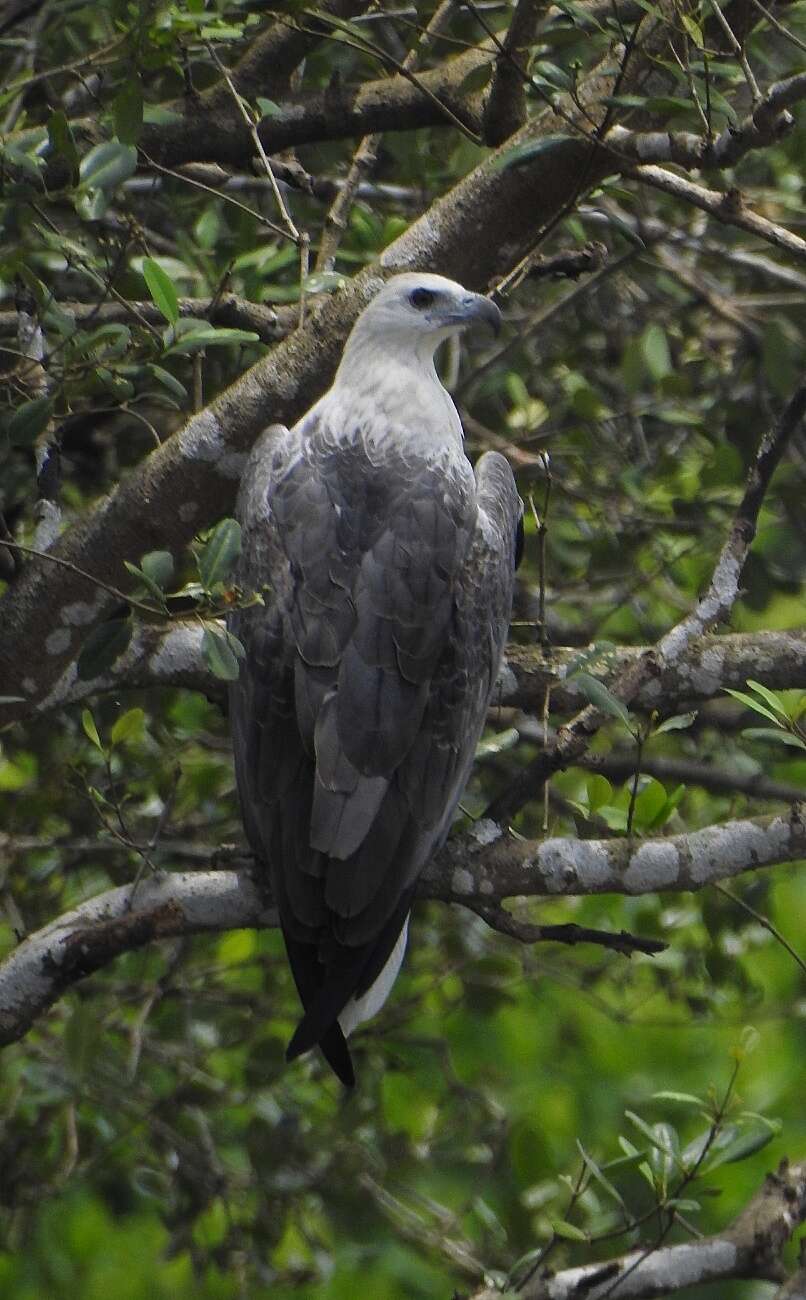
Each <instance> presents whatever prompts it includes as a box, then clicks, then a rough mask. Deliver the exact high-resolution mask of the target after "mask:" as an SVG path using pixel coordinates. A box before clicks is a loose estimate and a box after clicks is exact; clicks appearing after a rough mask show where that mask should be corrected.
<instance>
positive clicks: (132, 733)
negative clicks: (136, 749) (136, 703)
mask: <svg viewBox="0 0 806 1300" xmlns="http://www.w3.org/2000/svg"><path fill="white" fill-rule="evenodd" d="M145 721H146V715H145V711H144V710H143V709H128V710H127V711H126V713H122V714H121V715H120V717H119V718H118V719H117V721H116V722H115V725H114V726H113V728H112V731H111V733H110V737H109V738H110V741H111V742H112V744H113V745H123V744H125V743H126V741H127V740H134V739H136V740H139V739H140V738H141V736H142V734H143V731H144V729H145Z"/></svg>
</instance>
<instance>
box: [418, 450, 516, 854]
mask: <svg viewBox="0 0 806 1300" xmlns="http://www.w3.org/2000/svg"><path fill="white" fill-rule="evenodd" d="M475 474H476V504H477V514H476V521H475V527H474V530H473V535H472V538H471V542H470V545H469V547H468V550H467V553H466V555H465V559H464V563H463V565H462V568H461V571H460V573H459V575H458V580H457V582H456V584H455V587H454V609H453V620H452V635H451V639H450V643H449V645H448V646H446V650H445V653H444V654H443V656H442V658H441V661H440V663H439V665H438V668H437V671H436V673H435V675H434V680H433V683H432V688H431V692H430V697H429V704H428V709H427V712H426V716H425V718H424V720H423V725H422V727H421V729H420V733H419V735H418V737H417V741H416V743H415V745H414V747H413V749H412V751H411V754H410V756H409V759H408V760H407V762H406V764H405V768H404V770H403V771H402V772H401V779H402V782H403V783H404V784H405V788H406V792H407V797H408V799H409V802H410V803H411V804H413V805H417V806H419V807H421V808H424V809H427V810H428V813H429V815H430V816H431V817H432V818H435V819H437V820H436V822H435V825H436V827H437V833H436V835H435V837H434V839H433V842H432V844H431V846H430V853H433V852H435V851H436V850H437V849H438V848H439V847H441V845H442V844H443V843H444V841H445V839H446V838H447V835H448V831H449V830H450V826H451V822H452V820H453V817H454V814H455V812H456V806H457V804H458V802H459V800H460V798H461V795H462V791H463V790H464V787H465V785H466V783H467V779H468V776H469V775H470V769H471V768H472V766H473V759H474V756H475V752H476V746H477V744H478V741H479V737H480V735H481V733H482V731H483V729H484V723H485V719H486V715H487V708H488V705H489V703H490V698H491V695H492V692H493V688H494V686H495V682H496V678H497V676H498V671H499V668H500V665H501V656H502V654H503V650H504V646H505V644H506V638H507V631H508V628H509V619H510V613H511V610H512V591H513V586H514V580H515V571H516V569H517V566H518V564H519V562H520V556H521V551H522V547H523V504H522V502H521V499H520V497H519V496H518V491H517V488H516V486H515V480H514V478H513V475H512V470H511V469H510V466H509V463H508V462H507V461H506V460H505V459H504V457H503V456H501V455H499V453H498V452H487V453H486V454H485V455H484V456H482V457H480V459H479V460H478V462H477V464H476V470H475Z"/></svg>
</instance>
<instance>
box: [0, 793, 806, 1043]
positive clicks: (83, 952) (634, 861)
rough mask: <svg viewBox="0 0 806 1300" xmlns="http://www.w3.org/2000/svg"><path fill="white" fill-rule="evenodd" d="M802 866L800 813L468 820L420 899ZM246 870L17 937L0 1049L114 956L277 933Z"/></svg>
mask: <svg viewBox="0 0 806 1300" xmlns="http://www.w3.org/2000/svg"><path fill="white" fill-rule="evenodd" d="M804 856H806V805H804V804H799V805H796V806H795V807H793V808H792V809H791V810H790V811H789V813H788V814H787V815H785V816H774V817H756V818H752V819H748V820H745V821H735V822H725V823H723V824H721V825H718V826H710V827H707V828H706V829H705V830H701V831H692V832H690V833H688V834H685V835H674V836H669V837H668V838H666V839H657V840H644V841H636V840H630V839H610V840H575V839H559V838H552V839H546V840H541V841H533V842H529V841H526V840H518V839H515V838H513V837H512V836H509V835H505V834H503V833H502V831H501V828H500V827H499V826H496V825H494V824H493V823H492V822H489V821H484V822H477V823H476V825H475V826H474V828H473V830H472V831H471V832H470V834H468V835H464V836H460V837H457V838H456V839H454V840H452V841H451V842H450V843H449V844H448V845H447V846H446V847H445V848H444V849H443V850H442V852H441V853H440V854H439V855H438V856H437V857H436V858H435V859H434V861H433V862H432V863H431V865H430V866H429V867H428V868H427V870H426V871H425V873H424V875H423V877H422V878H421V881H420V885H419V890H418V893H419V896H420V897H421V898H432V899H439V900H441V901H443V902H448V903H463V904H465V905H466V906H469V907H471V908H473V909H477V908H478V907H479V906H480V907H482V908H489V907H490V906H491V905H494V904H495V903H497V902H500V900H501V899H503V898H509V897H515V896H522V897H543V896H551V897H555V898H556V897H562V896H570V895H573V896H576V895H586V894H604V893H615V894H630V895H638V894H654V893H657V892H667V891H677V890H698V889H702V888H703V887H704V886H706V885H709V884H712V883H714V882H715V881H720V880H727V879H729V878H731V877H732V876H735V875H738V874H739V873H741V872H743V871H749V870H751V869H755V868H759V867H772V866H775V865H778V864H780V863H784V862H794V861H798V860H799V859H800V858H803V857H804ZM276 923H277V921H276V915H275V913H274V911H273V910H272V908H271V906H270V904H269V899H268V896H267V894H265V893H264V891H263V890H262V889H259V888H258V887H257V885H256V884H255V883H254V881H253V879H252V877H251V876H250V874H249V873H248V871H246V870H241V871H235V870H232V871H203V872H171V873H166V874H160V875H158V876H156V877H154V878H153V879H151V880H147V881H145V882H144V883H142V884H141V885H140V886H139V887H138V888H137V891H136V894H135V897H134V900H133V902H132V898H131V889H130V887H129V886H122V887H119V888H117V889H110V890H108V891H107V892H106V893H104V894H100V895H98V896H97V897H96V898H93V899H90V900H89V901H88V902H86V903H82V904H81V905H80V906H79V907H77V908H75V909H74V910H73V911H72V912H69V913H67V914H66V915H64V916H61V917H59V918H58V919H57V920H56V921H53V922H52V923H51V924H50V925H48V926H46V927H45V928H44V929H42V930H40V931H38V932H37V933H36V934H33V935H31V936H30V938H27V939H25V940H24V941H23V942H22V943H21V944H20V945H19V947H18V948H16V949H15V950H14V951H13V952H12V953H11V954H10V955H9V956H8V957H7V958H6V959H5V961H4V962H3V963H2V965H0V1043H9V1042H13V1041H15V1040H16V1039H18V1038H21V1037H22V1036H23V1035H24V1034H25V1033H26V1032H27V1030H28V1029H29V1028H30V1026H31V1025H32V1024H33V1022H34V1021H35V1020H36V1019H37V1018H38V1017H39V1016H40V1015H42V1013H43V1012H44V1011H46V1010H47V1008H48V1007H50V1006H52V1004H53V1003H54V1002H55V1001H56V1000H57V999H58V998H59V997H60V996H61V995H62V993H64V992H65V990H66V989H68V988H69V987H70V986H71V985H72V984H74V983H76V981H77V980H79V979H81V978H83V977H84V976H85V975H88V974H90V973H92V972H93V971H95V970H98V969H100V968H101V967H102V966H105V965H107V964H108V963H109V962H110V961H112V960H114V958H115V957H117V956H119V955H120V954H121V953H123V952H129V951H131V950H132V949H134V948H139V947H142V946H143V945H144V944H147V943H151V942H152V941H153V940H156V939H165V938H173V937H175V936H178V935H187V934H197V933H199V932H201V931H213V932H220V931H223V930H230V929H242V928H245V927H259V926H267V925H276Z"/></svg>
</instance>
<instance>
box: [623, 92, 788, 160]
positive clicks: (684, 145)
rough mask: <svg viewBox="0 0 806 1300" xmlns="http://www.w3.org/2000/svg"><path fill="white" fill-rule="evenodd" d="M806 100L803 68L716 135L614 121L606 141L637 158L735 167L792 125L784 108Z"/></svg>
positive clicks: (777, 138)
mask: <svg viewBox="0 0 806 1300" xmlns="http://www.w3.org/2000/svg"><path fill="white" fill-rule="evenodd" d="M802 99H806V73H804V72H799V73H797V74H796V75H795V76H793V77H787V78H786V80H785V81H777V82H776V83H775V84H774V85H773V86H770V88H769V90H768V91H767V93H766V95H765V96H764V97H763V99H762V100H761V101H760V102H759V103H758V104H757V105H756V107H755V108H754V109H753V112H752V113H750V114H748V116H747V117H746V118H745V119H744V121H743V122H741V123H740V124H739V125H738V126H729V127H726V128H725V130H724V131H723V132H722V133H721V135H718V136H717V138H716V139H715V140H709V139H708V137H707V136H704V135H695V134H694V132H691V131H647V132H640V131H630V130H628V129H627V128H625V127H623V126H614V127H613V128H612V129H611V130H610V131H608V133H607V136H606V143H607V144H608V145H611V146H612V147H613V149H614V150H616V151H617V152H618V154H619V155H620V156H621V157H622V158H624V157H628V158H633V159H634V160H635V161H636V162H638V163H661V162H666V163H676V164H677V165H678V166H679V167H686V168H693V167H697V168H707V169H714V170H717V169H719V168H725V167H734V166H735V165H736V163H737V162H739V161H740V159H742V158H743V157H744V155H745V154H746V153H749V152H750V150H751V149H766V148H767V147H768V146H769V145H771V144H775V143H776V141H778V140H780V139H781V138H782V137H783V136H784V135H786V134H787V133H788V132H789V131H791V130H792V128H793V127H794V125H795V119H794V118H793V116H792V114H791V113H790V112H789V109H790V108H791V107H792V105H793V104H796V103H798V102H799V101H800V100H802Z"/></svg>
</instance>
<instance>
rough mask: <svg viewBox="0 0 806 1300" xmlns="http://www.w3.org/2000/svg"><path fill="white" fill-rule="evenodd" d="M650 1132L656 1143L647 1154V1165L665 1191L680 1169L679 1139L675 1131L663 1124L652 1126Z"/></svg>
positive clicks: (668, 1125)
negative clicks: (653, 1135) (648, 1164)
mask: <svg viewBox="0 0 806 1300" xmlns="http://www.w3.org/2000/svg"><path fill="white" fill-rule="evenodd" d="M652 1131H653V1133H654V1134H655V1139H656V1143H655V1146H654V1147H653V1149H652V1150H651V1151H650V1153H649V1163H650V1167H651V1169H652V1171H653V1172H654V1173H655V1174H656V1176H657V1177H658V1178H659V1179H660V1182H661V1185H662V1186H663V1188H664V1189H665V1188H666V1187H668V1185H669V1181H670V1179H671V1178H673V1177H674V1174H675V1171H676V1169H678V1168H679V1167H680V1138H679V1137H678V1135H677V1130H676V1129H675V1128H673V1126H672V1125H671V1124H667V1123H665V1122H661V1123H660V1124H653V1125H652Z"/></svg>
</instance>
